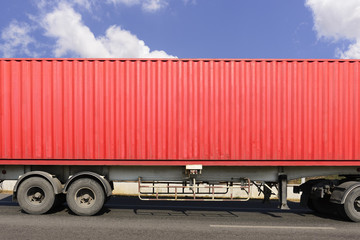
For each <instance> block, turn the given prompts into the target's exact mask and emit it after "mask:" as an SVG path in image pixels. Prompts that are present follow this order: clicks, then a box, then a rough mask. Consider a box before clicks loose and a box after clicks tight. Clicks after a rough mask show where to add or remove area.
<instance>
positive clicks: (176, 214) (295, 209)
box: [0, 194, 360, 240]
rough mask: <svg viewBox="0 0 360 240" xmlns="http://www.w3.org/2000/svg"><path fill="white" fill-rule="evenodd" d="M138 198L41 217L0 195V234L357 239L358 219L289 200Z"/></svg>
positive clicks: (25, 236)
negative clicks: (87, 212) (92, 211)
mask: <svg viewBox="0 0 360 240" xmlns="http://www.w3.org/2000/svg"><path fill="white" fill-rule="evenodd" d="M276 205H277V203H276V202H271V203H268V204H262V203H261V201H258V200H251V201H249V202H245V203H235V202H224V203H219V202H215V203H214V202H165V203H164V202H153V201H152V202H142V201H139V200H138V199H137V198H128V197H113V198H112V199H111V200H110V201H109V202H108V203H107V204H106V206H105V208H104V210H103V211H102V212H101V213H100V214H99V215H97V216H93V217H79V216H75V215H73V214H72V213H71V212H69V210H68V209H67V208H66V205H64V206H62V207H60V208H58V209H56V210H55V211H53V212H51V213H49V214H46V215H41V216H33V215H28V214H25V213H23V212H21V210H20V207H19V206H18V205H17V204H15V203H12V202H11V197H10V196H9V195H5V194H0V229H1V233H0V234H1V236H0V239H51V240H54V239H102V240H103V239H136V240H138V239H171V240H176V239H182V240H184V239H196V240H197V239H206V240H210V239H221V240H224V239H266V240H269V239H317V240H319V239H326V240H329V239H339V240H340V239H358V238H359V235H360V224H357V223H352V222H348V221H344V220H341V219H338V218H337V217H336V216H327V215H316V214H314V213H313V212H312V211H310V210H308V209H304V208H300V206H299V204H298V203H290V204H289V206H290V208H291V210H289V211H282V210H279V209H277V208H276Z"/></svg>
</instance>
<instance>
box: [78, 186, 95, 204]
mask: <svg viewBox="0 0 360 240" xmlns="http://www.w3.org/2000/svg"><path fill="white" fill-rule="evenodd" d="M95 202H96V194H95V192H94V191H93V190H91V189H90V188H80V189H79V190H78V191H77V192H76V194H75V203H76V204H77V205H78V206H79V207H82V208H90V207H92V206H93V205H94V204H95Z"/></svg>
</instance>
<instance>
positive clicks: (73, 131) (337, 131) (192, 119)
mask: <svg viewBox="0 0 360 240" xmlns="http://www.w3.org/2000/svg"><path fill="white" fill-rule="evenodd" d="M359 71H360V61H358V60H242V59H230V60H225V59H211V60H210V59H209V60H207V59H169V60H166V59H158V60H157V59H1V60H0V164H1V165H8V164H18V165H186V164H203V165H208V166H215V165H219V166H220V165H222V166H349V165H354V166H357V165H360V96H359V95H360V75H359Z"/></svg>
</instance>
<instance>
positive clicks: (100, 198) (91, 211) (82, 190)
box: [66, 178, 105, 216]
mask: <svg viewBox="0 0 360 240" xmlns="http://www.w3.org/2000/svg"><path fill="white" fill-rule="evenodd" d="M66 202H67V204H68V206H69V208H70V209H71V211H72V212H73V213H75V214H76V215H79V216H92V215H95V214H97V213H98V212H99V211H100V210H101V209H102V207H103V206H104V202H105V192H104V189H103V188H102V186H101V185H100V184H99V183H98V182H97V181H95V180H93V179H90V178H81V179H78V180H76V181H75V182H73V183H72V184H71V185H70V187H69V189H68V191H67V194H66Z"/></svg>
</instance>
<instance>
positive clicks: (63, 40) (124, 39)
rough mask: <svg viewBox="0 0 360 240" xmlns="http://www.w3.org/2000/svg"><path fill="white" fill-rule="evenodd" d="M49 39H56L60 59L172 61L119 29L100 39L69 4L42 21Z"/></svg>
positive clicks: (109, 29)
mask: <svg viewBox="0 0 360 240" xmlns="http://www.w3.org/2000/svg"><path fill="white" fill-rule="evenodd" d="M41 26H42V27H43V28H44V29H45V34H46V36H49V37H53V38H55V39H56V46H55V49H54V54H55V56H56V57H62V56H66V55H67V54H75V55H77V56H79V57H101V58H108V57H120V58H125V57H130V58H149V57H154V58H156V57H162V58H170V57H173V56H171V55H168V54H166V53H165V52H164V51H150V48H149V47H148V46H146V45H145V43H144V41H142V40H139V39H138V38H137V37H136V36H135V35H133V34H132V33H131V32H129V31H127V30H124V29H122V28H121V27H119V26H111V27H109V28H108V29H107V31H106V34H105V35H104V36H99V37H96V36H95V35H94V34H93V33H92V32H91V30H90V29H89V27H87V26H86V25H85V24H84V23H83V22H82V20H81V15H80V14H79V13H77V12H75V10H74V9H73V8H72V7H71V6H70V5H69V4H66V3H60V4H59V5H58V7H57V8H55V9H54V10H53V11H52V12H49V13H47V14H46V15H45V16H44V17H43V18H42V20H41Z"/></svg>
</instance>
